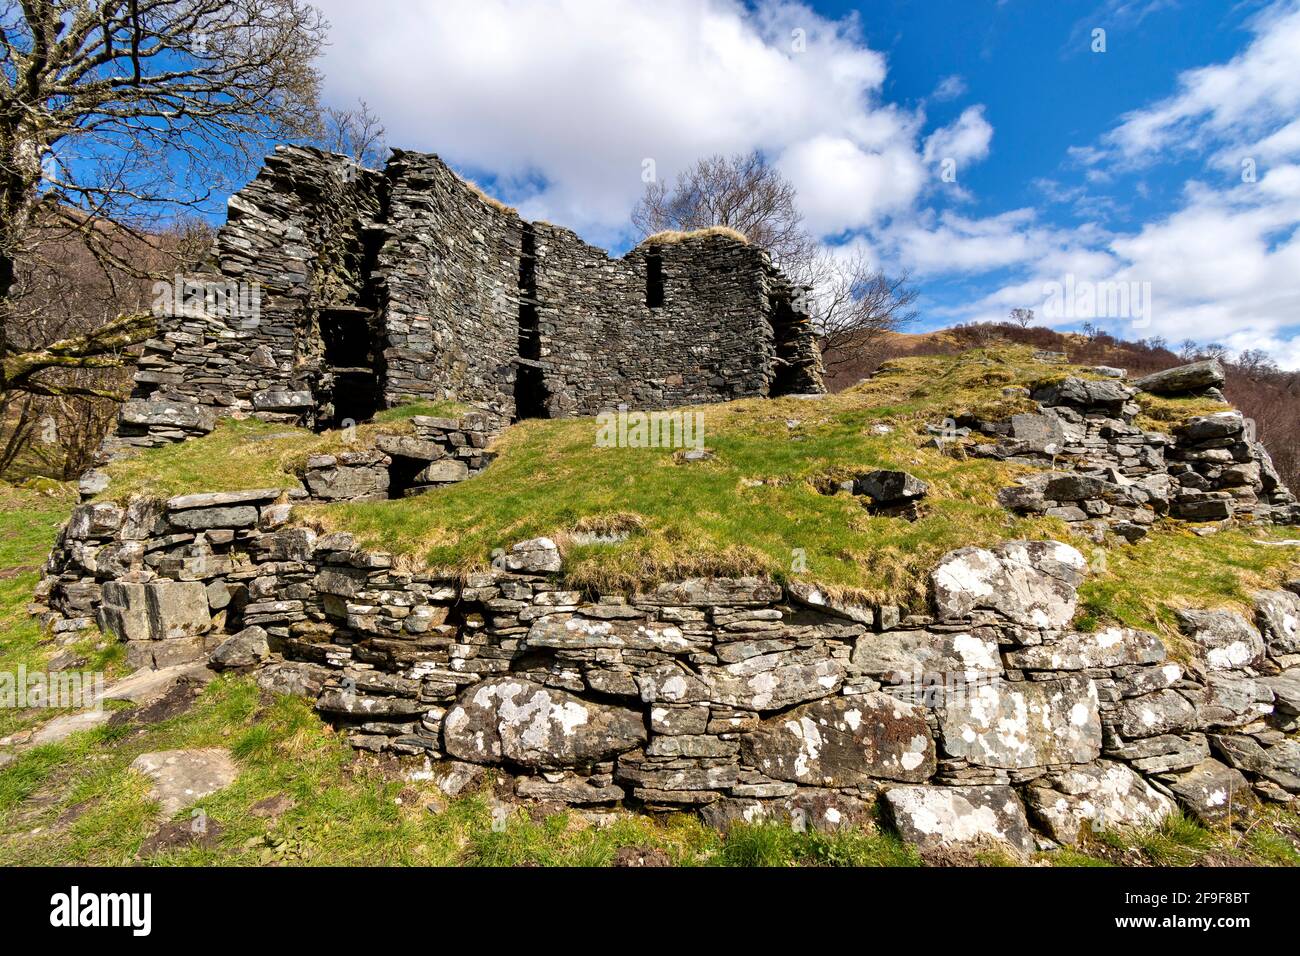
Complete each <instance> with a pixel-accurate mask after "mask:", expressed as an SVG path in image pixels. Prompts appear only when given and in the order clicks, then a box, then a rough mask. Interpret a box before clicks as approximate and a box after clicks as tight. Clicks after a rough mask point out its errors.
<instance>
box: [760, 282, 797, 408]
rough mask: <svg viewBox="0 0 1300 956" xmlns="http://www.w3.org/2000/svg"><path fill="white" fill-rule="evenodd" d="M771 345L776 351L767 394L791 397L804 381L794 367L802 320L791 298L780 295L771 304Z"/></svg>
mask: <svg viewBox="0 0 1300 956" xmlns="http://www.w3.org/2000/svg"><path fill="white" fill-rule="evenodd" d="M770 321H771V323H772V344H773V346H774V348H775V350H776V354H775V357H774V358H773V360H772V376H773V377H772V383H771V385H770V386H769V389H768V395H770V396H771V397H773V398H775V397H776V396H778V395H789V394H791V393H793V392H798V391H800V388H801V383H802V378H801V376H800V374H799V366H798V365H797V364H795V361H794V359H795V353H796V351H797V349H798V345H799V333H800V325H801V322H800V319H799V314H798V313H797V312H795V310H794V306H793V305H792V304H791V302H790V298H789V297H788V296H778V297H776V298H774V299H773V301H772V312H771V317H770Z"/></svg>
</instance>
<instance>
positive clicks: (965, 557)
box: [930, 541, 1087, 628]
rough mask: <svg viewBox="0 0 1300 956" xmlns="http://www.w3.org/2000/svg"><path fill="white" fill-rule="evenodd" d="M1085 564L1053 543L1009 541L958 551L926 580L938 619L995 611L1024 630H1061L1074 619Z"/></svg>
mask: <svg viewBox="0 0 1300 956" xmlns="http://www.w3.org/2000/svg"><path fill="white" fill-rule="evenodd" d="M1086 568H1087V562H1086V561H1084V559H1083V555H1082V554H1080V553H1079V552H1078V551H1077V550H1076V549H1075V548H1072V547H1070V545H1068V544H1062V543H1061V542H1059V541H1012V542H1009V543H1007V544H1003V545H1000V546H999V547H997V548H994V549H992V550H989V549H986V548H961V549H959V550H957V551H953V552H950V553H949V554H947V555H945V556H944V558H943V560H941V561H940V562H939V566H938V567H937V568H936V569H935V571H934V572H933V574H931V576H930V581H931V586H932V591H933V595H934V604H935V610H936V611H937V612H938V615H939V617H940V618H945V619H946V618H956V619H960V618H966V617H969V615H970V614H971V612H972V611H975V610H980V609H983V610H989V611H995V612H997V613H999V614H1001V615H1002V616H1003V617H1006V618H1007V619H1008V620H1010V621H1013V622H1015V623H1016V624H1020V625H1023V626H1026V627H1041V628H1061V627H1064V626H1065V625H1066V624H1068V623H1069V622H1070V619H1071V618H1072V617H1074V610H1075V607H1076V605H1077V603H1078V594H1077V589H1078V587H1079V585H1080V584H1081V583H1083V578H1084V572H1085V570H1086Z"/></svg>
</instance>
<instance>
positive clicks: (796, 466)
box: [108, 346, 1294, 633]
mask: <svg viewBox="0 0 1300 956" xmlns="http://www.w3.org/2000/svg"><path fill="white" fill-rule="evenodd" d="M1033 354H1034V353H1033V350H1032V349H1030V348H1027V347H1018V346H1010V347H1001V348H990V349H977V350H974V351H970V352H966V353H964V354H961V355H939V356H925V357H919V358H909V359H902V360H898V361H895V362H891V363H888V364H887V365H885V366H884V367H883V368H882V369H881V371H880V372H879V373H878V374H877V375H876V376H875V377H874V378H872V379H870V380H869V381H867V382H864V383H862V384H860V385H858V386H856V387H854V388H851V389H848V390H847V391H844V392H841V393H839V394H836V395H830V396H826V397H824V398H821V399H817V400H808V399H795V398H783V399H776V400H762V399H752V400H744V401H737V402H731V403H727V404H723V405H707V406H700V407H698V408H691V409H681V410H679V411H680V412H681V413H683V414H696V413H698V414H699V415H700V416H701V418H702V421H703V433H704V444H705V445H706V447H707V448H708V449H709V450H710V451H711V452H712V457H711V458H708V459H707V460H702V461H688V460H686V459H685V458H684V457H683V455H682V454H681V453H680V449H672V448H626V447H598V445H597V443H596V438H597V431H598V424H597V421H596V420H595V419H590V418H583V419H566V420H557V421H546V420H531V421H525V422H521V423H520V424H518V425H515V426H513V427H511V428H509V429H507V430H506V431H505V432H504V433H503V434H502V435H501V436H500V438H499V439H498V440H497V441H496V443H495V444H494V446H493V449H494V451H496V452H497V454H498V458H497V460H496V461H495V462H494V463H493V464H492V466H491V467H490V468H488V469H487V470H486V471H485V472H484V473H483V474H481V475H479V476H477V477H475V478H472V479H470V480H468V481H465V482H461V483H460V484H457V485H452V486H449V487H447V488H444V489H441V490H439V491H437V492H434V493H431V494H426V495H423V496H421V497H418V498H411V499H406V500H401V501H384V502H372V503H364V504H345V505H331V506H327V507H326V506H311V507H303V508H300V509H298V517H299V520H303V521H309V522H312V523H314V524H317V525H319V526H321V527H323V528H327V529H330V530H347V531H352V532H354V533H355V534H357V535H358V536H359V537H360V539H361V540H362V541H363V542H364V543H365V544H366V545H367V546H370V547H375V548H381V549H384V550H388V551H392V552H394V553H395V554H398V555H401V556H403V558H404V559H405V560H406V561H408V562H410V563H411V564H413V565H419V566H425V567H429V568H433V569H438V570H443V571H450V572H454V573H462V574H463V573H467V572H469V571H472V570H476V569H482V568H486V567H487V566H488V565H489V562H490V560H491V557H492V554H493V552H494V551H495V550H496V549H499V548H506V547H509V546H510V545H511V544H512V543H513V542H515V541H519V540H521V539H523V538H529V537H534V536H537V535H548V536H550V537H553V538H555V539H556V540H558V541H559V542H560V544H561V546H562V548H563V549H564V552H565V558H566V569H567V574H568V575H569V577H570V579H571V581H572V583H573V584H574V585H575V586H578V587H586V588H591V589H630V590H634V589H636V588H640V587H645V586H647V585H650V584H653V583H655V582H657V581H660V580H666V579H670V578H677V577H683V576H690V575H709V574H718V575H730V574H751V573H759V574H767V575H771V576H773V577H775V578H777V579H779V580H791V579H795V578H798V579H800V580H805V581H809V582H815V583H817V584H818V585H819V586H821V587H823V588H826V589H828V590H831V591H833V592H837V593H839V594H842V595H844V596H846V597H857V598H861V599H864V600H868V601H884V602H895V603H899V604H902V605H905V606H908V607H911V608H914V609H917V610H919V609H921V608H922V607H923V605H924V602H925V589H926V580H927V575H928V572H929V571H930V569H931V568H932V567H933V566H934V564H935V563H936V562H937V561H938V559H939V558H940V557H941V556H942V555H943V554H944V553H946V552H948V551H950V550H952V549H954V548H960V547H965V546H968V545H992V544H996V543H997V542H1000V541H1005V540H1010V539H1016V538H1042V537H1051V538H1057V539H1060V540H1067V541H1072V542H1073V543H1074V544H1075V545H1076V546H1078V547H1079V548H1080V549H1081V550H1083V551H1084V553H1085V554H1087V555H1089V556H1090V558H1091V559H1092V563H1093V567H1094V572H1095V573H1094V579H1093V581H1092V582H1090V584H1089V585H1088V586H1087V588H1085V592H1084V593H1085V606H1086V609H1087V614H1086V616H1085V619H1084V623H1085V625H1087V624H1091V623H1093V622H1102V621H1115V620H1118V621H1122V622H1124V623H1128V624H1132V625H1135V626H1146V627H1152V628H1156V629H1159V630H1161V631H1164V632H1165V633H1172V612H1171V610H1170V608H1171V607H1173V606H1178V605H1180V604H1188V605H1194V606H1214V605H1223V604H1242V605H1244V603H1245V602H1246V600H1247V596H1246V595H1247V592H1248V591H1249V590H1250V589H1252V588H1255V587H1258V586H1266V585H1270V584H1275V583H1276V582H1278V581H1279V580H1281V579H1282V578H1284V577H1285V576H1286V574H1287V569H1288V568H1289V567H1294V557H1293V553H1291V552H1288V549H1277V548H1267V547H1263V546H1260V545H1257V544H1255V543H1254V542H1255V539H1257V538H1261V537H1263V536H1265V534H1266V533H1265V532H1255V531H1251V532H1224V533H1222V534H1219V535H1217V536H1215V537H1213V538H1208V539H1207V538H1200V537H1197V536H1195V535H1193V534H1191V533H1190V532H1189V530H1188V529H1187V527H1186V526H1185V525H1181V524H1179V525H1173V524H1172V523H1171V524H1170V526H1169V527H1168V528H1164V529H1161V530H1159V531H1157V532H1156V533H1155V534H1153V535H1152V536H1151V537H1150V538H1149V539H1148V540H1147V541H1145V542H1143V543H1142V544H1140V545H1138V546H1137V547H1135V548H1128V547H1124V548H1116V549H1113V550H1112V549H1109V548H1099V547H1097V546H1096V545H1094V544H1092V543H1091V542H1088V541H1084V540H1082V539H1078V538H1075V537H1072V535H1071V532H1070V530H1069V528H1068V526H1067V525H1066V524H1064V523H1063V522H1060V521H1058V520H1055V519H1046V518H1022V517H1017V516H1015V515H1013V514H1010V513H1009V512H1007V511H1006V510H1005V509H1003V508H1002V507H1001V506H999V505H998V503H997V500H996V495H997V492H998V490H999V489H1000V488H1003V487H1006V486H1008V485H1011V484H1013V483H1014V482H1015V479H1016V477H1017V476H1018V475H1019V474H1022V473H1024V472H1025V471H1027V469H1025V468H1024V467H1021V466H1016V465H1009V464H1005V463H1002V462H996V461H990V460H983V459H978V460H977V459H969V460H963V459H959V458H954V457H951V456H948V455H944V454H941V453H940V452H939V451H938V450H936V449H933V448H925V447H922V446H923V445H924V444H925V443H926V441H927V439H928V437H929V436H928V434H927V433H926V431H925V426H926V425H927V424H938V423H940V422H942V421H943V420H944V419H945V418H949V417H955V416H959V415H961V414H964V413H972V414H978V415H980V416H982V417H985V418H999V417H1006V416H1009V415H1012V414H1014V413H1016V412H1019V411H1025V410H1027V409H1030V408H1032V407H1033V406H1032V403H1030V402H1029V401H1028V400H1027V399H1026V398H1024V397H1023V394H1022V393H1020V392H1018V391H1017V390H1016V389H1015V388H1012V386H1033V385H1034V384H1037V383H1039V382H1043V381H1048V380H1053V379H1059V378H1062V377H1064V376H1066V375H1072V374H1073V375H1082V376H1085V377H1097V376H1095V375H1093V374H1092V373H1091V372H1089V371H1088V370H1087V369H1084V368H1076V367H1071V366H1061V365H1055V364H1052V365H1047V364H1043V363H1040V362H1037V361H1035V360H1034V358H1033ZM1145 402H1146V404H1145V410H1144V417H1145V418H1148V419H1149V421H1147V422H1145V423H1144V424H1146V425H1147V427H1158V428H1163V429H1166V430H1167V429H1170V428H1172V427H1174V425H1176V424H1177V423H1178V422H1179V421H1181V420H1184V419H1186V418H1188V417H1191V416H1193V415H1197V414H1203V413H1204V412H1205V411H1207V410H1208V409H1207V407H1206V406H1205V403H1204V402H1202V401H1198V400H1193V399H1168V398H1164V399H1155V398H1151V399H1147V400H1145ZM1214 409H1216V410H1221V409H1222V406H1221V405H1216V406H1214ZM430 413H442V414H446V413H448V410H447V409H446V408H445V407H444V406H434V407H408V408H405V409H397V410H394V411H392V412H388V413H384V415H383V416H381V420H380V421H377V422H376V423H374V424H371V425H364V426H361V427H360V428H359V429H357V430H356V431H355V433H352V434H344V433H337V432H336V433H326V434H323V435H316V434H312V433H310V432H307V431H304V430H301V429H286V428H285V427H283V426H272V425H266V424H264V423H261V422H256V421H243V422H225V423H223V424H222V425H221V426H220V427H219V428H218V429H217V431H216V432H214V433H213V434H212V435H210V436H208V437H206V438H203V439H199V440H196V441H190V442H185V443H183V444H180V445H173V446H168V447H165V448H159V449H153V450H150V451H148V452H146V453H143V454H140V455H138V456H136V457H134V458H131V459H129V460H126V461H123V462H120V463H118V464H115V465H114V466H113V467H112V468H111V469H110V471H111V472H112V485H111V486H110V490H109V492H108V493H109V494H110V495H112V496H113V497H117V498H124V497H126V496H128V495H130V494H133V493H139V492H147V493H152V494H167V495H171V494H181V493H185V492H192V491H200V490H202V491H212V490H235V489H240V488H257V487H286V488H287V487H294V486H296V485H297V484H298V477H297V476H298V475H299V474H300V473H301V469H302V465H303V464H304V463H305V461H306V459H307V457H308V456H309V455H311V454H316V453H322V452H335V451H341V450H345V449H347V448H358V447H365V446H366V444H367V442H368V441H371V440H372V436H373V435H374V434H375V433H377V432H380V431H387V432H392V431H395V430H401V428H402V427H403V421H402V419H403V418H406V417H409V416H410V415H411V414H430ZM882 426H883V427H882ZM875 468H895V469H903V470H906V471H909V472H911V473H912V474H914V475H916V476H917V477H919V478H921V479H922V480H924V481H926V482H928V483H929V485H930V493H929V495H928V497H927V498H926V499H925V502H924V505H923V507H922V510H921V515H920V517H919V519H918V520H916V521H908V520H906V519H903V518H896V517H883V516H875V515H871V514H869V513H868V512H867V511H866V510H864V509H863V507H862V506H861V504H860V503H859V502H858V501H857V500H856V499H854V498H852V497H851V496H848V495H828V494H825V493H823V492H825V491H827V490H829V489H830V488H833V486H834V483H835V482H836V481H837V480H842V479H845V478H848V477H850V476H852V475H854V474H857V473H860V472H863V471H868V470H871V469H875ZM1157 570H1158V571H1159V574H1155V573H1154V572H1156V571H1157ZM1291 573H1294V572H1291Z"/></svg>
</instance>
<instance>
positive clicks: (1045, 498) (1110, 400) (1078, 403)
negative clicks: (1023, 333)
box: [945, 362, 1300, 541]
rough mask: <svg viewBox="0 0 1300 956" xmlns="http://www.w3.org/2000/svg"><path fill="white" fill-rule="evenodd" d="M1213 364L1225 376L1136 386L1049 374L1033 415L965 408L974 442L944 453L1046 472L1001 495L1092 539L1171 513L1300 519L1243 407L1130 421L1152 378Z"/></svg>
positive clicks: (1169, 386)
mask: <svg viewBox="0 0 1300 956" xmlns="http://www.w3.org/2000/svg"><path fill="white" fill-rule="evenodd" d="M1216 370H1217V375H1218V376H1219V378H1218V380H1219V381H1220V382H1221V381H1222V370H1221V369H1219V367H1218V364H1217V363H1215V362H1207V363H1197V364H1196V365H1194V366H1187V367H1186V369H1171V370H1169V371H1168V372H1162V373H1157V376H1151V377H1150V378H1148V379H1142V380H1140V381H1139V382H1135V383H1134V384H1133V385H1132V386H1129V385H1125V384H1124V383H1123V382H1121V381H1117V380H1112V379H1103V380H1093V379H1085V378H1080V377H1077V376H1068V377H1066V378H1063V379H1053V380H1049V381H1047V382H1045V383H1043V384H1041V385H1039V386H1038V387H1037V388H1035V389H1034V390H1033V391H1032V392H1031V397H1032V399H1033V401H1034V402H1036V403H1037V405H1038V411H1037V412H1036V413H1020V414H1015V415H1012V416H1011V417H1010V418H1008V419H1006V420H1001V421H986V420H982V419H980V418H978V417H973V416H966V417H964V418H962V419H960V422H961V424H962V426H963V427H965V428H968V429H971V438H970V439H969V440H967V441H964V442H962V443H960V444H959V445H956V446H954V445H947V446H945V450H946V451H948V452H949V453H953V452H954V450H955V448H957V447H960V448H962V449H963V451H964V452H965V453H967V454H973V455H976V456H978V457H987V458H997V459H1000V460H1003V461H1008V462H1012V463H1015V464H1024V465H1032V466H1034V467H1036V468H1040V469H1044V470H1042V471H1040V472H1038V473H1031V474H1029V475H1027V476H1025V477H1023V478H1021V479H1020V480H1019V483H1018V484H1016V485H1014V486H1012V487H1009V488H1004V489H1002V491H1001V492H1000V493H999V496H998V500H999V501H1000V502H1001V503H1002V505H1003V506H1004V507H1006V508H1008V509H1009V510H1011V511H1014V512H1017V513H1020V514H1026V515H1045V516H1047V517H1052V518H1059V519H1061V520H1063V521H1066V522H1067V523H1069V524H1070V525H1072V526H1074V527H1075V528H1077V529H1078V530H1080V531H1082V532H1084V533H1087V534H1088V535H1090V536H1091V537H1093V538H1094V539H1095V540H1101V538H1102V537H1103V536H1104V535H1105V533H1106V532H1108V531H1109V532H1113V533H1115V534H1118V535H1120V536H1121V537H1123V538H1126V539H1128V540H1129V541H1137V540H1139V539H1141V538H1143V537H1145V536H1146V534H1147V533H1148V532H1149V530H1150V528H1151V527H1152V525H1154V524H1155V523H1156V522H1157V521H1158V520H1161V519H1163V518H1175V519H1180V520H1184V521H1196V522H1205V521H1224V520H1228V519H1235V520H1242V521H1262V522H1279V523H1296V522H1300V504H1297V502H1296V499H1295V497H1294V496H1293V495H1292V494H1291V492H1290V491H1289V490H1288V489H1287V488H1286V487H1285V486H1284V485H1283V484H1282V481H1281V479H1280V478H1279V476H1278V473H1277V471H1276V469H1275V468H1274V467H1273V462H1272V460H1271V459H1270V458H1269V455H1268V452H1267V451H1266V450H1265V448H1264V446H1263V445H1261V444H1260V443H1259V442H1257V441H1255V440H1254V437H1253V433H1252V431H1251V428H1250V426H1249V424H1248V423H1247V421H1246V420H1245V419H1244V418H1243V417H1242V415H1241V413H1240V412H1236V411H1224V412H1220V413H1217V414H1214V415H1207V416H1201V417H1197V418H1192V419H1190V420H1189V421H1187V422H1184V423H1182V424H1181V425H1179V426H1178V427H1177V428H1175V429H1174V430H1173V434H1165V433H1164V432H1157V431H1145V430H1143V429H1142V428H1139V427H1138V426H1137V425H1135V424H1134V420H1135V419H1136V417H1137V415H1138V413H1139V412H1140V410H1141V409H1140V406H1139V405H1138V404H1137V402H1136V401H1135V399H1136V397H1137V393H1138V391H1139V390H1140V389H1141V388H1143V387H1144V383H1146V386H1145V387H1146V388H1147V389H1148V390H1151V391H1162V392H1164V391H1165V390H1178V391H1182V390H1184V389H1185V388H1187V387H1188V386H1187V383H1188V382H1192V381H1209V380H1212V379H1214V377H1215V373H1216Z"/></svg>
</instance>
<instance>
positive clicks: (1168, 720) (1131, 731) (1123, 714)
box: [1112, 690, 1196, 740]
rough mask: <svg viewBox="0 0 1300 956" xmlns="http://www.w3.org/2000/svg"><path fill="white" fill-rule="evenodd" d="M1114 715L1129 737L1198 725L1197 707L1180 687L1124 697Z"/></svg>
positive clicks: (1122, 730) (1120, 727) (1123, 734)
mask: <svg viewBox="0 0 1300 956" xmlns="http://www.w3.org/2000/svg"><path fill="white" fill-rule="evenodd" d="M1112 719H1113V720H1114V722H1115V726H1116V728H1117V729H1118V730H1119V733H1120V736H1122V737H1124V738H1125V739H1127V740H1132V739H1135V738H1140V737H1158V736H1161V735H1163V734H1169V733H1176V732H1177V731H1180V730H1189V729H1191V728H1192V727H1195V726H1196V708H1195V707H1194V706H1193V705H1192V704H1191V702H1190V701H1188V700H1187V698H1186V697H1184V696H1183V695H1182V694H1180V693H1178V692H1177V691H1174V690H1160V691H1156V692H1155V693H1153V694H1145V695H1143V696H1142V697H1133V698H1130V699H1129V700H1125V701H1121V702H1120V703H1119V704H1118V705H1117V706H1116V707H1115V710H1114V712H1113V714H1112Z"/></svg>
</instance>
